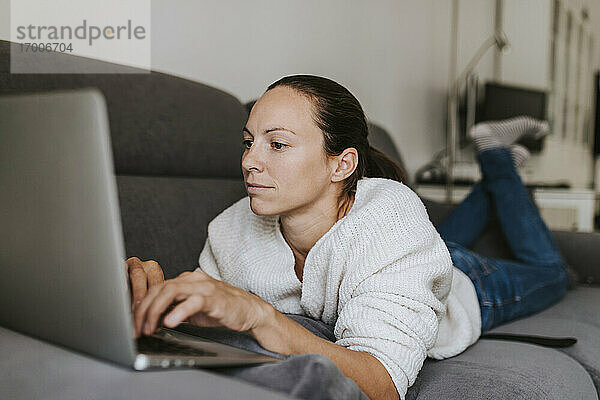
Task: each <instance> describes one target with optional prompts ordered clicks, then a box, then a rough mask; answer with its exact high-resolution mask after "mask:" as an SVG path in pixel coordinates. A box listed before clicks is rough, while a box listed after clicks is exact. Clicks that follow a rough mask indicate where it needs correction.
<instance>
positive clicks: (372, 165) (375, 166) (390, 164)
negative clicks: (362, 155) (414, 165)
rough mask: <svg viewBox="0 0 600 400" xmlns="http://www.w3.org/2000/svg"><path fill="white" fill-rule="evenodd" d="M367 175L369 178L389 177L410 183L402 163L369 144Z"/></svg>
mask: <svg viewBox="0 0 600 400" xmlns="http://www.w3.org/2000/svg"><path fill="white" fill-rule="evenodd" d="M365 176H367V177H369V178H388V179H393V180H395V181H398V182H402V183H405V184H408V183H407V182H408V180H407V176H406V172H405V171H404V169H403V168H402V167H401V166H400V164H398V163H397V162H396V161H394V160H392V159H391V158H390V157H388V156H387V155H386V154H384V153H383V152H381V151H379V150H377V149H376V148H374V147H373V146H369V151H368V153H367V170H366V173H365Z"/></svg>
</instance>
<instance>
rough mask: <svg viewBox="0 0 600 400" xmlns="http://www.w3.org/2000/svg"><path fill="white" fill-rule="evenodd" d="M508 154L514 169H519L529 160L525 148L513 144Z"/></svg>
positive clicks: (527, 151)
mask: <svg viewBox="0 0 600 400" xmlns="http://www.w3.org/2000/svg"><path fill="white" fill-rule="evenodd" d="M510 152H511V154H512V158H513V164H514V165H515V169H518V168H521V167H522V166H523V165H525V162H526V161H527V159H528V158H529V155H530V153H529V150H527V148H526V147H525V146H522V145H520V144H513V145H511V146H510Z"/></svg>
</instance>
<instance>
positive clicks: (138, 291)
mask: <svg viewBox="0 0 600 400" xmlns="http://www.w3.org/2000/svg"><path fill="white" fill-rule="evenodd" d="M125 267H126V268H127V275H128V276H129V281H130V282H131V310H132V311H133V310H135V308H136V307H137V306H138V305H139V304H140V303H141V302H142V299H143V298H144V296H146V293H147V291H148V289H149V288H151V287H153V286H155V285H158V284H161V283H163V282H164V281H165V276H164V274H163V271H162V269H161V268H160V265H158V263H157V262H156V261H154V260H148V261H141V260H140V259H139V258H137V257H130V258H128V259H127V261H125Z"/></svg>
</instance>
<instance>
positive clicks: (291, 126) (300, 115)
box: [242, 86, 335, 215]
mask: <svg viewBox="0 0 600 400" xmlns="http://www.w3.org/2000/svg"><path fill="white" fill-rule="evenodd" d="M243 137H244V139H243V140H244V153H243V155H242V172H243V175H244V181H245V183H246V190H247V191H248V196H249V197H250V207H251V208H252V211H253V212H254V213H255V214H258V215H281V214H283V215H285V214H288V213H291V212H295V211H302V210H303V209H309V208H310V207H311V206H313V205H315V204H318V203H317V202H318V200H320V199H321V198H323V197H324V196H325V195H326V194H331V193H332V190H333V189H334V188H333V183H332V181H331V176H332V173H333V172H334V171H335V160H332V159H330V158H329V157H327V156H326V154H325V150H324V148H323V133H322V131H321V130H320V129H319V128H318V127H317V126H316V125H315V123H314V122H313V120H312V106H311V104H310V101H309V100H308V98H307V97H306V96H303V95H302V94H300V93H298V92H297V91H295V90H294V89H290V88H287V87H282V86H279V87H276V88H274V89H271V90H269V91H267V92H266V93H265V94H264V95H263V96H262V97H261V98H260V99H259V100H258V101H257V102H256V104H255V105H254V107H253V108H252V111H251V112H250V116H249V118H248V122H247V123H246V127H245V128H244V131H243ZM256 185H259V186H260V187H257V186H256Z"/></svg>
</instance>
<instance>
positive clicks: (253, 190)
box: [246, 185, 274, 194]
mask: <svg viewBox="0 0 600 400" xmlns="http://www.w3.org/2000/svg"><path fill="white" fill-rule="evenodd" d="M271 189H274V188H272V187H269V186H254V185H247V186H246V191H247V192H248V194H260V193H265V192H266V191H269V190H271Z"/></svg>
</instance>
